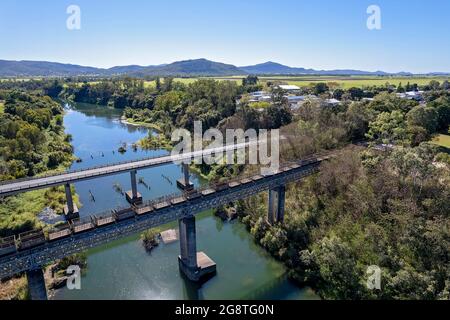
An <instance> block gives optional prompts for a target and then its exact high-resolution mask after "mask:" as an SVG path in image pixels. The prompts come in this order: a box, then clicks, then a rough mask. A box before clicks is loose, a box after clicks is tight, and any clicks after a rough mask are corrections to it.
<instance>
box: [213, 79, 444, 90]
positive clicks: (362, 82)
mask: <svg viewBox="0 0 450 320" xmlns="http://www.w3.org/2000/svg"><path fill="white" fill-rule="evenodd" d="M215 79H217V80H233V81H241V80H242V79H243V77H242V76H235V77H216V78H215ZM259 79H260V80H261V81H263V82H267V81H281V82H286V83H288V84H293V85H297V86H299V87H307V86H309V85H310V84H315V83H319V82H325V83H328V82H336V83H337V84H339V85H340V86H341V87H342V88H343V89H348V88H351V87H359V88H363V87H369V86H384V85H385V84H386V83H389V84H391V85H395V86H398V85H399V84H400V83H402V85H403V86H405V85H406V84H407V83H408V82H409V83H410V84H414V83H416V84H418V85H419V86H420V85H425V84H428V83H429V82H430V81H431V80H436V81H439V82H441V83H442V82H443V81H445V80H450V77H374V76H296V77H294V76H292V77H289V76H271V77H259Z"/></svg>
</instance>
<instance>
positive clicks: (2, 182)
mask: <svg viewBox="0 0 450 320" xmlns="http://www.w3.org/2000/svg"><path fill="white" fill-rule="evenodd" d="M249 145H250V144H248V143H246V146H245V147H244V146H241V147H240V146H238V145H236V144H229V145H226V146H225V147H223V148H222V149H223V150H222V152H225V151H228V149H227V148H229V147H232V146H234V147H235V148H236V149H234V148H233V149H231V150H238V149H243V148H247V147H248V146H249ZM217 149H220V148H211V149H203V150H201V151H197V152H201V154H202V155H203V154H208V153H214V150H217ZM197 156H199V155H197V154H195V152H193V153H192V154H190V155H189V156H187V155H180V156H179V157H175V158H174V159H173V160H172V161H175V160H177V159H178V160H182V159H186V158H195V157H197ZM166 157H170V154H169V155H165V156H153V157H147V158H143V159H138V160H127V161H122V162H117V163H113V164H104V165H98V166H94V167H90V168H85V169H78V170H67V171H64V172H62V173H50V174H44V175H40V176H35V177H24V178H19V179H15V180H5V181H0V186H4V185H8V184H13V183H20V182H25V181H30V182H32V181H35V180H39V179H45V178H52V177H58V176H62V175H70V174H76V173H80V172H83V171H92V170H97V169H103V168H108V167H117V166H121V165H126V164H130V163H134V162H136V163H137V162H144V161H151V160H156V159H159V158H166ZM164 162H165V161H163V160H161V161H159V162H156V163H155V165H157V164H159V163H164ZM138 167H139V166H138V165H135V166H132V167H131V169H133V168H138ZM117 171H120V170H108V171H106V172H105V173H107V174H109V173H113V172H117ZM103 174H104V173H98V174H97V175H103ZM95 175H96V174H93V173H91V174H89V175H88V174H86V175H81V176H79V177H78V178H81V179H82V178H86V177H91V176H95ZM64 181H65V179H61V180H55V181H54V183H56V184H59V183H63V182H64ZM41 185H42V186H43V185H47V184H46V183H44V184H38V185H37V186H41ZM28 187H31V185H26V186H23V187H21V188H19V190H21V189H26V188H28ZM12 190H16V188H10V189H5V192H9V191H12Z"/></svg>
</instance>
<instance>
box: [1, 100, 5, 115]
mask: <svg viewBox="0 0 450 320" xmlns="http://www.w3.org/2000/svg"><path fill="white" fill-rule="evenodd" d="M4 111H5V102H4V101H2V100H0V113H3V112H4Z"/></svg>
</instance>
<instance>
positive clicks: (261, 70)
mask: <svg viewBox="0 0 450 320" xmlns="http://www.w3.org/2000/svg"><path fill="white" fill-rule="evenodd" d="M240 69H241V70H244V71H245V72H247V73H250V74H257V75H302V74H308V75H378V76H384V75H390V73H387V72H383V71H375V72H370V71H361V70H352V69H347V70H345V69H344V70H314V69H305V68H293V67H288V66H285V65H282V64H279V63H276V62H272V61H269V62H265V63H261V64H257V65H254V66H245V67H240ZM395 75H403V76H408V75H412V74H411V73H409V72H400V73H396V74H395Z"/></svg>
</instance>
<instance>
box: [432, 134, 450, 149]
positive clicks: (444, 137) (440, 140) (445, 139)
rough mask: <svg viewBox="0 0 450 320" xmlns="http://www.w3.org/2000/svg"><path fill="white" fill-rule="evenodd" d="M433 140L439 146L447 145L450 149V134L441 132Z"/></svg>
mask: <svg viewBox="0 0 450 320" xmlns="http://www.w3.org/2000/svg"><path fill="white" fill-rule="evenodd" d="M433 142H434V143H435V144H437V145H439V146H442V147H446V148H449V149H450V135H448V134H440V135H438V136H437V137H436V138H434V140H433Z"/></svg>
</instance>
